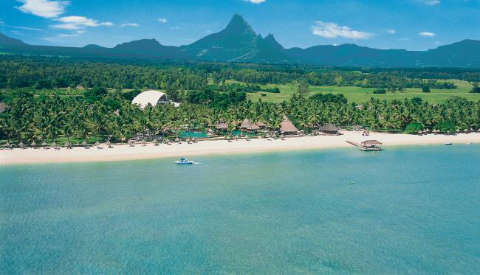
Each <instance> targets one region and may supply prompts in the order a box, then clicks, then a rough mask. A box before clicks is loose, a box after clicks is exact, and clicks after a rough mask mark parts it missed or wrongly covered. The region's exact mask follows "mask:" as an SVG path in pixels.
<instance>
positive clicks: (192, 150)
mask: <svg viewBox="0 0 480 275" xmlns="http://www.w3.org/2000/svg"><path fill="white" fill-rule="evenodd" d="M342 133H343V135H342V136H305V137H292V138H286V139H285V140H280V139H277V140H273V139H271V140H269V139H251V140H250V141H246V140H238V141H231V142H228V141H225V140H212V141H201V142H198V143H195V144H187V143H186V142H184V143H182V144H177V143H174V144H172V145H165V144H161V145H159V146H154V145H153V144H148V145H146V146H142V145H140V144H138V145H136V146H135V147H130V146H128V145H115V146H114V148H111V149H108V148H107V146H105V145H102V146H103V149H97V148H95V147H92V148H90V149H85V148H74V149H71V150H68V149H65V148H62V149H61V150H54V149H49V150H45V149H14V150H2V151H0V165H13V164H34V163H64V162H105V161H123V160H140V159H157V158H173V157H182V156H185V157H194V156H199V155H225V154H242V153H264V152H275V151H298V150H316V149H328V148H342V147H352V145H350V144H348V143H347V142H346V141H353V142H357V143H360V142H362V141H364V140H378V141H380V142H382V143H383V144H384V146H385V147H387V148H388V146H399V145H435V144H445V143H453V144H469V143H480V133H470V134H458V135H455V136H447V135H433V134H431V135H424V136H415V135H405V134H386V133H371V134H370V136H369V137H363V136H362V134H361V132H347V131H344V132H342Z"/></svg>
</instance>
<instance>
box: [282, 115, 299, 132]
mask: <svg viewBox="0 0 480 275" xmlns="http://www.w3.org/2000/svg"><path fill="white" fill-rule="evenodd" d="M280 132H281V133H282V134H287V135H288V134H290V135H291V134H297V133H298V129H297V127H295V125H293V123H292V122H291V121H290V120H289V119H288V118H287V117H284V118H283V121H282V122H281V123H280Z"/></svg>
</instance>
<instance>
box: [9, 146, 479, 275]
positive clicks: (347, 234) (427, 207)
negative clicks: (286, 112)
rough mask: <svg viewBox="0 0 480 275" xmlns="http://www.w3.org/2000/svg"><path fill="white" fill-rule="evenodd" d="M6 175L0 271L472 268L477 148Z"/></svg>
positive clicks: (79, 167) (67, 167)
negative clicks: (190, 165)
mask: <svg viewBox="0 0 480 275" xmlns="http://www.w3.org/2000/svg"><path fill="white" fill-rule="evenodd" d="M195 160H197V161H199V162H200V163H201V164H200V165H196V166H192V167H177V166H175V164H174V160H153V161H152V160H151V161H135V162H118V163H91V164H60V165H58V164H56V165H34V166H12V167H4V168H0V178H1V180H0V181H1V183H0V239H1V240H2V242H1V243H0V273H5V274H17V273H32V272H33V273H47V274H54V273H56V274H61V273H63V274H65V273H119V272H122V273H145V272H149V273H188V274H191V273H236V274H245V273H270V274H279V273H320V272H330V273H369V274H372V273H390V274H391V273H414V274H421V273H464V274H465V273H466V274H472V273H476V272H478V270H480V215H479V214H478V209H479V208H480V200H479V198H480V169H479V164H480V146H471V145H470V146H468V145H458V146H453V147H447V146H431V147H404V148H392V149H388V150H386V151H385V152H381V153H364V152H359V151H356V150H354V149H343V150H329V151H319V152H291V153H273V154H259V155H236V156H231V157H224V156H222V157H199V158H196V159H195Z"/></svg>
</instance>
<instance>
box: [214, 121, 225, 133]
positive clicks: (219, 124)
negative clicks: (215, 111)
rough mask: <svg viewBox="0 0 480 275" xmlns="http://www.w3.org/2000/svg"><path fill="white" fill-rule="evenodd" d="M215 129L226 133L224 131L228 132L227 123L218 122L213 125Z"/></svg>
mask: <svg viewBox="0 0 480 275" xmlns="http://www.w3.org/2000/svg"><path fill="white" fill-rule="evenodd" d="M215 129H217V130H222V131H226V130H228V123H225V122H219V123H217V124H215Z"/></svg>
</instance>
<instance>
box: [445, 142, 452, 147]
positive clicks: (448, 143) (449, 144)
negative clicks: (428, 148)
mask: <svg viewBox="0 0 480 275" xmlns="http://www.w3.org/2000/svg"><path fill="white" fill-rule="evenodd" d="M445 145H447V146H451V145H453V143H451V142H447V143H445Z"/></svg>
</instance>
